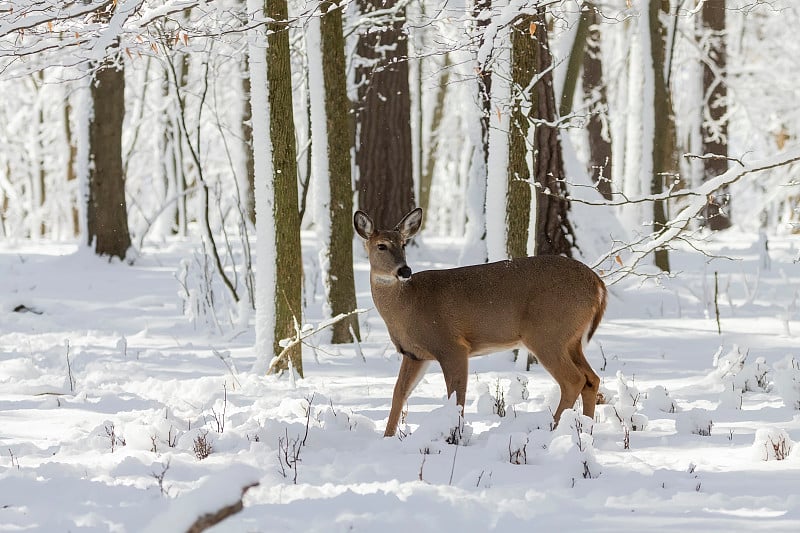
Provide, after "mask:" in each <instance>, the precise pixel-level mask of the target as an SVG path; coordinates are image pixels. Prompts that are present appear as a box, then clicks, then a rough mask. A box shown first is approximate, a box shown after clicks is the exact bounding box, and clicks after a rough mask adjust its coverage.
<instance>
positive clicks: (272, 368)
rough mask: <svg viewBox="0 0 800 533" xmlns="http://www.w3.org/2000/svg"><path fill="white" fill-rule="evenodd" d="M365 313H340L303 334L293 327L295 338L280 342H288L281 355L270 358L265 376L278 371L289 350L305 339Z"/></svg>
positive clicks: (356, 310) (359, 311)
mask: <svg viewBox="0 0 800 533" xmlns="http://www.w3.org/2000/svg"><path fill="white" fill-rule="evenodd" d="M366 312H367V309H354V310H353V311H350V312H349V313H341V314H339V315H337V316H335V317H334V318H332V319H330V320H326V321H325V322H322V323H321V324H319V325H318V326H317V327H316V328H314V329H312V330H307V331H305V332H303V331H302V328H300V327H295V330H296V333H295V336H294V337H290V338H289V339H283V340H282V341H281V343H283V342H286V341H288V342H286V344H285V345H284V346H283V350H281V353H279V354H278V355H277V356H275V357H273V358H272V361H271V362H270V364H269V369H268V370H267V374H272V373H274V372H277V371H278V365H279V364H280V363H281V362H282V361H283V360H284V359H286V358H287V357H288V354H289V352H290V350H291V349H292V348H293V347H295V346H297V345H298V344H300V343H302V342H303V341H304V340H305V339H307V338H309V337H311V336H313V335H316V334H317V333H319V332H320V331H322V330H324V329H325V328H328V327H330V326H333V325H334V324H336V323H338V322H341V321H342V320H344V319H346V318H349V317H351V316H353V315H356V314H360V313H366Z"/></svg>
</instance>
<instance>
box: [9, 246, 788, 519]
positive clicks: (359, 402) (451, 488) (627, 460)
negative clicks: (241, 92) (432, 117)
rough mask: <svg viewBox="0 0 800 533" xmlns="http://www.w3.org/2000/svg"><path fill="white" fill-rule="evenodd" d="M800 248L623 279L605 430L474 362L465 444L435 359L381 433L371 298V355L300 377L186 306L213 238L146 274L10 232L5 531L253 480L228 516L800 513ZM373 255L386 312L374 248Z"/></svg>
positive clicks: (389, 367) (760, 250)
mask: <svg viewBox="0 0 800 533" xmlns="http://www.w3.org/2000/svg"><path fill="white" fill-rule="evenodd" d="M794 239H795V241H794V242H795V243H796V242H797V241H796V238H794ZM792 242H793V241H792V238H790V237H771V238H770V240H769V247H768V248H769V250H768V252H766V251H765V249H764V248H765V246H764V242H763V240H759V239H758V238H757V237H756V236H755V235H748V234H742V233H736V232H730V233H726V234H725V235H722V236H720V237H717V238H715V240H714V241H712V242H709V243H706V244H705V248H706V249H707V250H708V251H709V252H710V253H712V254H714V255H715V256H718V257H717V258H713V259H712V258H711V257H709V256H705V255H702V254H700V253H698V252H696V251H694V250H689V249H687V250H684V251H676V252H674V253H673V254H672V261H673V265H674V267H675V271H676V276H675V277H673V278H662V279H660V280H659V281H657V280H653V279H646V278H637V279H629V280H626V281H624V282H622V283H619V284H616V285H614V286H613V287H611V291H610V294H611V296H610V303H609V308H608V312H607V314H606V318H605V320H604V322H603V324H602V325H601V326H600V328H599V330H598V332H597V335H596V336H595V339H594V340H593V341H592V342H591V343H590V345H589V347H588V350H587V356H588V358H589V361H590V362H591V363H592V365H593V366H594V367H595V369H596V370H597V372H598V373H599V374H600V375H601V376H602V378H603V394H604V396H605V399H606V404H605V405H600V406H598V410H597V415H596V417H595V421H594V423H592V421H590V420H588V419H584V418H582V417H581V416H578V415H576V414H574V413H570V412H568V413H566V414H565V416H564V419H563V421H562V424H561V425H560V426H559V428H558V429H557V430H556V431H551V430H550V421H551V417H550V409H551V407H550V406H552V405H553V404H554V403H555V402H556V400H557V388H556V387H555V385H554V383H553V381H552V380H551V378H550V377H549V376H548V375H547V374H546V372H544V370H543V369H541V368H539V367H536V366H534V367H532V369H531V370H530V371H525V368H524V366H523V367H520V365H518V364H517V363H515V362H513V359H512V356H511V355H510V354H508V353H505V354H497V355H493V356H487V357H482V358H476V359H473V360H472V361H471V368H470V371H471V378H470V383H469V388H468V391H467V406H466V427H465V428H464V429H463V431H462V432H461V434H460V445H453V444H448V442H447V441H448V440H449V439H450V437H451V433H452V431H451V427H452V426H453V425H454V423H455V421H456V420H457V418H458V417H457V413H456V410H455V406H454V405H453V404H452V403H450V402H449V401H448V400H447V399H446V398H445V386H444V380H443V378H442V376H441V373H440V372H439V369H438V367H437V366H436V365H432V366H431V368H430V369H429V371H428V373H427V374H426V376H425V377H424V379H423V380H422V382H421V383H420V384H419V386H418V387H417V389H416V391H415V392H414V393H413V394H412V396H411V399H410V400H409V402H408V415H407V417H406V420H405V425H404V426H403V430H404V431H403V432H404V434H405V435H406V436H405V437H404V438H388V439H384V438H383V437H382V434H383V427H384V425H385V422H386V418H387V415H388V409H389V404H390V400H391V393H392V388H393V385H394V379H395V376H396V373H397V370H398V367H399V356H398V355H397V354H395V353H394V350H393V348H392V347H391V346H390V344H389V339H388V335H387V332H386V328H385V326H384V325H383V322H382V321H381V319H380V317H379V316H378V314H377V312H376V311H375V310H374V309H371V310H370V311H369V312H368V313H366V314H364V315H361V321H362V333H363V336H364V340H363V342H362V343H361V345H360V350H359V349H357V347H356V346H353V345H340V346H331V345H326V344H321V345H319V346H318V347H317V349H313V348H311V347H306V348H304V362H305V374H306V378H305V379H302V380H297V381H296V382H295V381H293V380H291V379H289V378H287V377H283V378H277V377H265V376H260V375H255V374H254V373H253V372H251V367H252V366H253V365H254V363H255V358H254V354H253V349H252V346H253V343H254V338H253V332H252V327H250V328H247V329H245V330H244V331H235V330H233V329H231V328H230V327H229V328H228V329H227V330H225V331H224V333H222V334H219V333H213V334H209V333H208V332H209V331H213V330H212V328H208V327H205V326H202V327H200V326H197V327H196V326H194V325H193V324H192V323H190V322H189V321H188V320H187V318H186V317H185V316H184V315H183V314H182V300H181V299H180V298H179V296H178V293H179V289H180V287H179V284H178V281H177V280H176V273H177V272H178V270H179V265H180V262H181V259H182V258H185V257H189V256H191V254H192V251H193V250H194V249H195V248H196V243H183V242H176V243H171V244H168V245H163V246H159V247H145V249H144V250H143V251H142V253H141V255H140V257H139V258H138V259H137V260H136V262H135V264H134V265H132V266H128V265H123V264H120V263H109V262H108V261H105V260H102V259H98V258H96V257H94V256H92V255H91V254H90V253H88V252H87V251H86V250H81V251H78V252H77V253H76V251H75V250H76V247H75V246H70V245H63V244H46V243H35V244H16V245H11V244H8V243H6V244H3V245H2V246H1V247H0V272H2V275H1V276H0V531H18V530H24V531H73V532H74V531H142V530H147V531H184V530H186V528H187V527H188V526H189V525H190V524H191V523H192V522H193V521H194V520H195V518H196V517H197V516H199V515H200V514H203V513H207V512H214V511H217V510H218V509H219V508H221V507H223V506H225V505H227V504H230V503H232V502H234V501H235V500H237V499H238V498H239V497H240V496H241V491H242V488H243V487H244V486H246V485H249V484H251V483H254V482H258V483H259V485H258V486H255V487H253V488H251V489H250V490H249V491H248V492H247V493H246V495H245V496H244V509H243V511H242V512H240V513H238V514H236V515H235V516H233V517H231V518H229V519H227V520H226V521H224V522H222V523H221V524H220V525H218V526H216V528H215V529H214V531H230V532H241V531H304V532H306V531H325V532H329V531H381V532H382V533H388V532H392V531H397V532H409V531H413V532H415V533H421V532H427V531H443V530H447V531H470V532H471V531H487V530H492V529H497V530H504V531H524V530H527V529H525V528H529V527H531V526H535V527H537V528H541V529H542V530H544V531H552V530H555V529H556V528H559V529H561V530H567V531H569V530H578V529H580V530H584V531H586V530H591V531H619V530H621V529H623V528H624V529H628V530H632V531H643V530H657V531H665V530H674V531H679V530H680V531H687V530H701V529H702V530H709V531H712V530H713V531H756V530H769V531H800V488H799V487H800V485H798V479H800V410H798V409H800V342H798V338H800V313H799V312H798V290H799V289H800V264H798V263H795V262H793V260H794V259H795V258H796V257H797V256H798V250H797V249H796V245H795V244H792ZM457 246H458V243H453V242H450V241H444V240H436V239H427V240H423V241H422V245H421V246H419V247H415V248H414V249H413V250H410V253H409V255H410V258H409V264H410V266H411V267H412V268H413V269H414V270H415V271H418V270H423V269H425V268H439V267H442V266H447V265H448V264H452V262H453V261H454V260H455V258H456V257H457V256H458V248H457ZM304 247H305V251H306V252H309V253H306V257H307V258H311V257H316V254H315V253H313V251H314V242H313V239H312V238H311V237H310V236H309V235H305V236H304ZM308 260H309V259H307V261H308ZM309 266H310V265H309ZM356 267H357V270H356V283H357V290H358V297H359V304H360V306H361V307H365V308H372V301H371V297H370V293H369V285H368V279H367V272H368V268H367V264H366V262H365V259H364V257H363V254H359V255H358V256H357V265H356ZM313 272H314V267H311V266H310V268H309V269H307V272H306V275H307V276H309V275H315V274H314V273H313ZM715 272H718V273H719V274H718V287H719V297H718V305H719V312H720V326H721V330H722V333H721V335H720V334H719V333H718V332H717V322H716V320H715V318H714V305H713V298H714V276H715ZM309 283H310V284H311V285H312V286H313V280H311V282H309V281H307V285H308V284H309ZM320 293H321V291H317V295H316V296H315V295H309V296H307V298H308V317H309V318H308V321H309V322H311V323H315V322H318V321H319V320H320V319H321V318H322V317H321V314H322V311H321V301H320V297H319V294H320ZM19 306H25V308H24V309H23V308H20V311H24V310H25V309H27V310H28V311H29V312H14V310H15V309H17V308H18V307H19ZM311 342H319V341H318V340H313V339H312V340H311ZM362 355H363V357H362ZM498 408H502V409H501V411H502V410H503V409H504V410H505V416H504V417H501V416H499V415H498V414H495V412H494V411H496V410H497V409H498ZM626 428H627V429H626ZM795 442H798V443H797V444H794V443H795ZM204 444H205V449H204ZM793 444H794V446H792V445H793ZM204 452H210V453H209V454H208V457H207V458H204V459H202V460H200V459H198V455H204ZM767 459H769V460H767ZM777 459H782V460H777Z"/></svg>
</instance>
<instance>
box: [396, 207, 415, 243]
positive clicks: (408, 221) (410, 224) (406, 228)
mask: <svg viewBox="0 0 800 533" xmlns="http://www.w3.org/2000/svg"><path fill="white" fill-rule="evenodd" d="M421 225H422V208H421V207H417V208H416V209H414V210H413V211H411V212H410V213H409V214H407V215H406V216H404V217H403V220H401V221H400V223H399V224H398V225H397V226H396V227H395V228H394V229H395V231H399V232H400V235H402V236H403V239H405V240H408V239H410V238H411V237H413V236H414V235H416V234H417V232H418V231H419V228H420V226H421Z"/></svg>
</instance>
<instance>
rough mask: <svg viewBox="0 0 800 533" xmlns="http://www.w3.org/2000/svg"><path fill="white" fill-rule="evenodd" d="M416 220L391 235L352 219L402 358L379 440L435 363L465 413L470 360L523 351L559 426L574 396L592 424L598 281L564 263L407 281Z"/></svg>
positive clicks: (603, 297) (539, 260) (485, 267)
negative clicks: (535, 367)
mask: <svg viewBox="0 0 800 533" xmlns="http://www.w3.org/2000/svg"><path fill="white" fill-rule="evenodd" d="M421 219H422V210H420V209H419V208H418V209H415V210H413V211H411V212H410V213H409V214H408V215H406V216H405V217H404V218H403V220H402V221H400V223H399V224H398V225H397V226H396V227H395V228H394V229H392V230H379V229H376V228H375V227H374V224H373V223H372V221H371V220H370V219H369V217H368V216H367V215H366V214H365V213H362V212H360V211H358V212H356V214H355V215H354V218H353V222H354V225H355V228H356V231H357V233H358V234H359V235H360V236H361V237H362V238H364V239H365V241H366V248H367V252H368V255H369V262H370V285H371V288H372V297H373V300H374V301H375V306H376V307H377V309H378V312H379V313H380V314H381V317H382V318H383V320H384V322H386V327H387V328H388V330H389V336H390V337H391V339H392V342H393V343H394V344H395V346H396V348H397V350H398V352H400V353H402V354H403V355H404V357H403V360H402V363H401V365H400V373H399V375H398V378H397V383H396V384H395V389H394V394H393V397H392V408H391V412H390V414H389V420H388V422H387V425H386V432H385V435H386V436H391V435H394V433H395V430H396V428H397V423H398V421H399V417H400V411H401V409H402V406H403V404H404V403H405V401H406V400H407V399H408V396H409V395H410V394H411V390H412V389H413V387H414V386H415V385H416V382H417V381H418V380H419V377H420V376H421V374H422V372H423V371H424V368H425V366H427V365H426V364H425V362H427V361H432V360H436V361H438V362H439V365H440V366H441V368H442V373H443V374H444V379H445V384H446V385H447V393H448V394H452V393H455V394H456V401H457V403H458V405H460V406H461V407H462V408H463V406H464V401H465V396H466V388H467V377H468V372H469V363H468V359H469V357H472V356H475V355H482V354H486V353H492V352H497V351H501V350H506V349H510V348H514V347H517V346H520V345H522V346H525V347H526V348H527V349H528V350H530V351H531V352H533V353H534V354H536V356H537V358H538V359H539V362H540V363H541V364H542V366H543V367H544V368H545V369H546V370H547V371H548V372H549V373H550V375H551V376H553V378H554V379H555V380H556V382H558V384H559V387H560V388H561V400H560V402H559V405H558V408H557V409H556V412H555V414H554V419H555V423H556V424H557V423H558V420H559V419H560V417H561V413H562V412H563V411H564V409H568V408H571V407H572V406H573V405H574V404H575V401H576V400H577V398H578V396H580V397H581V398H582V399H583V413H584V414H585V415H587V416H590V417H593V416H594V409H595V404H596V401H597V391H598V388H599V386H600V378H599V377H598V376H597V374H595V372H594V370H592V367H591V366H590V365H589V363H588V362H587V361H586V357H585V356H584V354H583V346H582V344H583V339H584V336H585V337H586V339H587V340H588V339H591V337H592V335H593V334H594V332H595V331H596V329H597V327H598V325H599V324H600V321H601V319H602V317H603V313H604V311H605V308H606V301H607V291H606V288H605V284H604V283H603V281H602V280H601V279H600V278H599V277H598V276H597V275H596V274H595V273H594V272H593V271H592V270H591V269H590V268H589V267H587V266H586V265H584V264H583V263H580V262H578V261H575V260H573V259H569V258H566V257H560V256H539V257H525V258H520V259H514V260H509V261H500V262H496V263H487V264H482V265H474V266H466V267H460V268H452V269H446V270H428V271H423V272H419V273H416V274H413V275H411V277H410V278H408V279H403V278H404V277H405V275H407V274H408V270H407V269H408V265H407V264H406V258H405V250H404V246H405V244H406V242H407V241H408V239H410V238H411V237H413V235H414V234H415V233H416V232H417V231H418V230H419V226H420V223H421Z"/></svg>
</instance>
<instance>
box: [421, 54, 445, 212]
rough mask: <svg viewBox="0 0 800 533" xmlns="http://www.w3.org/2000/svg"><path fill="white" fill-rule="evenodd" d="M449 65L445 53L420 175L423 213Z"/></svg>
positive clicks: (427, 194)
mask: <svg viewBox="0 0 800 533" xmlns="http://www.w3.org/2000/svg"><path fill="white" fill-rule="evenodd" d="M451 65H452V61H451V59H450V54H449V53H445V55H444V65H442V68H441V74H440V75H439V85H438V87H437V89H436V99H435V104H434V108H433V116H432V117H431V136H430V141H429V142H428V145H429V146H428V150H427V153H426V157H425V167H424V169H423V171H422V172H421V173H420V183H419V207H421V208H422V210H423V211H427V210H428V206H429V204H430V197H431V186H432V185H433V170H434V168H435V167H436V157H437V153H438V151H439V144H440V141H441V139H440V135H441V132H440V131H439V128H440V127H441V125H442V119H444V113H445V109H444V103H445V98H446V96H447V86H448V84H449V83H450V67H451ZM426 220H427V219H426V218H425V219H423V221H422V223H423V226H424V224H425V221H426Z"/></svg>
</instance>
